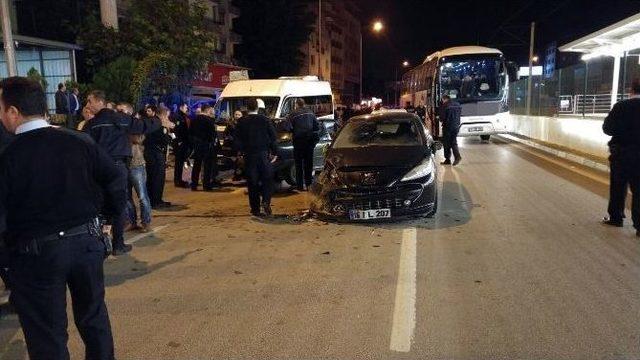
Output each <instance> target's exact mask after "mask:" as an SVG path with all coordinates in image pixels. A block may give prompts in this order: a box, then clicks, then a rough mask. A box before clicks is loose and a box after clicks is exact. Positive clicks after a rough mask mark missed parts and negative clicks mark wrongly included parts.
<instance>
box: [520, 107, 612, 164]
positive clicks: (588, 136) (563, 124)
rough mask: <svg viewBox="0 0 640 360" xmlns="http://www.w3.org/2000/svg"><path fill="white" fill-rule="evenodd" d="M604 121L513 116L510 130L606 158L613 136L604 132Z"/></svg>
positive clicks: (578, 118) (579, 118)
mask: <svg viewBox="0 0 640 360" xmlns="http://www.w3.org/2000/svg"><path fill="white" fill-rule="evenodd" d="M603 121H604V119H585V118H582V117H564V116H562V117H545V116H524V115H510V116H509V120H508V129H509V131H511V132H513V133H516V134H519V135H523V136H526V137H529V138H531V139H535V140H540V141H545V142H548V143H551V144H556V145H560V146H564V147H567V148H569V149H572V150H577V151H581V152H584V153H587V154H591V155H595V156H599V157H603V158H606V157H608V156H609V149H608V147H607V142H608V141H609V139H610V137H609V136H607V135H605V134H604V133H603V132H602V123H603Z"/></svg>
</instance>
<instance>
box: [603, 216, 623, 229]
mask: <svg viewBox="0 0 640 360" xmlns="http://www.w3.org/2000/svg"><path fill="white" fill-rule="evenodd" d="M602 224H603V225H609V226H615V227H622V226H623V223H622V220H612V219H611V218H609V217H605V218H603V219H602Z"/></svg>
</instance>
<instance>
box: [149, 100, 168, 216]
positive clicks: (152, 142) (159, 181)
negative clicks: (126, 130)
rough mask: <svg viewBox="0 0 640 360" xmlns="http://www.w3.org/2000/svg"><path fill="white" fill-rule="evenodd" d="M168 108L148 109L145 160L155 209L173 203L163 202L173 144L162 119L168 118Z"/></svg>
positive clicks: (153, 106)
mask: <svg viewBox="0 0 640 360" xmlns="http://www.w3.org/2000/svg"><path fill="white" fill-rule="evenodd" d="M168 111H169V110H167V109H166V108H161V109H158V108H157V107H156V106H155V105H151V106H149V107H147V109H146V119H145V120H144V122H145V124H146V125H145V127H146V129H147V131H145V133H146V138H145V140H144V159H145V161H146V163H147V190H148V191H149V200H150V201H151V207H152V208H153V209H158V208H166V207H169V206H171V203H170V202H168V201H164V200H163V195H164V183H165V180H166V177H167V174H166V173H167V149H168V147H169V144H170V143H171V137H170V136H169V129H168V128H167V127H165V126H164V122H163V120H162V118H165V117H166V116H168Z"/></svg>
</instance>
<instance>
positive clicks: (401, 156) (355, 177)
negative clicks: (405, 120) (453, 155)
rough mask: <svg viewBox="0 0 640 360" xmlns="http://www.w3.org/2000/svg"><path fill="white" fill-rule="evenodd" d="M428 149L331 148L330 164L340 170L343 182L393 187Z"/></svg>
mask: <svg viewBox="0 0 640 360" xmlns="http://www.w3.org/2000/svg"><path fill="white" fill-rule="evenodd" d="M425 151H426V150H425V147H423V146H411V147H407V146H402V147H360V148H353V149H331V150H330V151H329V152H328V154H327V163H328V164H329V166H330V167H332V168H333V169H334V171H335V172H336V175H337V178H336V180H337V182H338V183H339V184H340V185H343V186H348V187H373V186H389V185H391V184H393V183H394V182H396V181H398V180H400V179H401V178H402V177H403V176H404V175H405V174H406V173H407V172H409V170H411V169H412V168H413V167H415V166H416V165H418V164H419V163H420V162H421V161H422V160H423V159H424V158H425V156H428V155H426V154H425Z"/></svg>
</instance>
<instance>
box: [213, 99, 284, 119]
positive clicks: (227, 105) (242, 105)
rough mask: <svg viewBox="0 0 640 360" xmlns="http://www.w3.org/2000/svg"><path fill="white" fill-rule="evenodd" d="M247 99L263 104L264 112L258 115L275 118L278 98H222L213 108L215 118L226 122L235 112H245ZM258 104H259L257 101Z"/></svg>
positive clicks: (261, 111)
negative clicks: (256, 100)
mask: <svg viewBox="0 0 640 360" xmlns="http://www.w3.org/2000/svg"><path fill="white" fill-rule="evenodd" d="M249 99H259V100H262V101H263V102H264V105H265V110H260V111H259V112H260V113H263V112H264V113H263V115H265V116H267V117H269V118H272V119H273V118H274V117H275V116H276V111H277V110H278V104H279V103H280V98H279V97H264V96H263V97H257V96H254V97H250V96H247V97H230V98H222V99H220V101H218V103H217V104H216V106H215V112H216V118H218V119H224V120H228V119H229V118H230V116H231V114H233V113H234V112H235V111H236V110H240V111H246V110H247V101H249ZM258 103H260V102H259V101H258Z"/></svg>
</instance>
